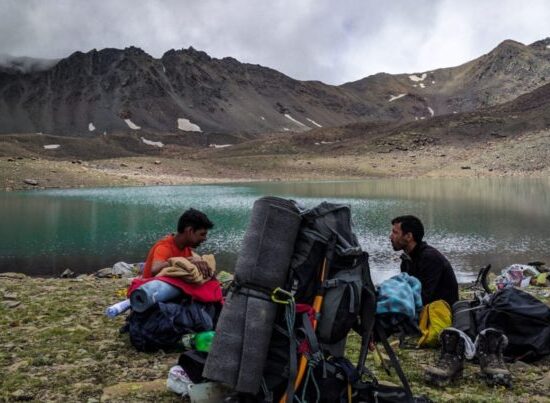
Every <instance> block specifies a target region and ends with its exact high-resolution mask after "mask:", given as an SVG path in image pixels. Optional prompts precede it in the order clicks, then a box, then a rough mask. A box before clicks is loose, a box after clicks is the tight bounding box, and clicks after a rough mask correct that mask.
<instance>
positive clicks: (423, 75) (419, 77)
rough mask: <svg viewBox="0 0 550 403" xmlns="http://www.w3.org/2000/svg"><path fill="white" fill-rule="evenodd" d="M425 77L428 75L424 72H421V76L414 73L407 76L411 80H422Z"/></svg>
mask: <svg viewBox="0 0 550 403" xmlns="http://www.w3.org/2000/svg"><path fill="white" fill-rule="evenodd" d="M426 77H428V75H427V74H426V73H423V74H422V75H421V76H417V75H416V74H411V75H410V76H409V80H411V81H415V82H416V81H424V80H425V79H426Z"/></svg>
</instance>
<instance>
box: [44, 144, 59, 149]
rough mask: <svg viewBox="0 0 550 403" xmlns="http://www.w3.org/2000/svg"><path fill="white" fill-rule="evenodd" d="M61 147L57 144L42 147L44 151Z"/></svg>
mask: <svg viewBox="0 0 550 403" xmlns="http://www.w3.org/2000/svg"><path fill="white" fill-rule="evenodd" d="M59 147H61V145H59V144H47V145H45V146H44V149H45V150H57V149H58V148H59Z"/></svg>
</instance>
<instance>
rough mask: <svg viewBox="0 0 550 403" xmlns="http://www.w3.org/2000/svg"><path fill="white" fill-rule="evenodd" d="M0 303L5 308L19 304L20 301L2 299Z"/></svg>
mask: <svg viewBox="0 0 550 403" xmlns="http://www.w3.org/2000/svg"><path fill="white" fill-rule="evenodd" d="M2 305H4V306H5V307H6V308H15V307H17V306H19V305H21V301H2Z"/></svg>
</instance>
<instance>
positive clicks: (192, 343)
mask: <svg viewBox="0 0 550 403" xmlns="http://www.w3.org/2000/svg"><path fill="white" fill-rule="evenodd" d="M215 335H216V332H215V331H213V330H210V331H207V332H200V333H188V334H186V335H184V336H183V337H182V338H181V342H182V344H183V346H184V347H185V348H187V349H191V350H197V351H204V352H209V351H210V348H211V347H212V340H214V336H215Z"/></svg>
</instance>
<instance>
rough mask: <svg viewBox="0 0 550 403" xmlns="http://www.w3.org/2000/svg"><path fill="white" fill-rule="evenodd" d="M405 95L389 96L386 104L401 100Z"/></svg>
mask: <svg viewBox="0 0 550 403" xmlns="http://www.w3.org/2000/svg"><path fill="white" fill-rule="evenodd" d="M406 95H407V94H406V93H405V94H399V95H390V100H389V101H388V102H393V101H395V100H396V99H399V98H403V97H404V96H406Z"/></svg>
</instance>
